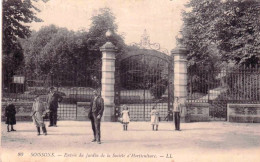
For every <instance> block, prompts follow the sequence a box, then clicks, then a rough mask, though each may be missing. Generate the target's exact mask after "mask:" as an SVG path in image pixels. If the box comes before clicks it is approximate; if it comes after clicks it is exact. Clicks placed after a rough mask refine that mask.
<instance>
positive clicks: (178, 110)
mask: <svg viewBox="0 0 260 162" xmlns="http://www.w3.org/2000/svg"><path fill="white" fill-rule="evenodd" d="M173 112H174V123H175V130H178V131H180V114H181V113H182V107H181V104H180V102H179V97H175V100H174V104H173Z"/></svg>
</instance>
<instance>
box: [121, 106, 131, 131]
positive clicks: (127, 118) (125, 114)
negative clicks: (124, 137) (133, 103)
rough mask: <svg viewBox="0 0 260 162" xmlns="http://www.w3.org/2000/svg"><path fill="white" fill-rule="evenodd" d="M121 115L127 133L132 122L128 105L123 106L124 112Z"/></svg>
mask: <svg viewBox="0 0 260 162" xmlns="http://www.w3.org/2000/svg"><path fill="white" fill-rule="evenodd" d="M121 115H122V124H123V128H124V130H125V131H127V125H128V124H129V122H130V113H129V110H128V107H127V106H126V105H123V111H122V112H121Z"/></svg>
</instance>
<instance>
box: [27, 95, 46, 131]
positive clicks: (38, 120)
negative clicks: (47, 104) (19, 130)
mask: <svg viewBox="0 0 260 162" xmlns="http://www.w3.org/2000/svg"><path fill="white" fill-rule="evenodd" d="M45 113H46V111H45V108H44V104H43V102H41V101H40V97H39V96H36V98H35V102H34V103H33V107H32V114H31V115H32V119H33V123H34V125H35V126H36V128H37V132H38V135H40V134H41V130H40V127H42V131H43V133H44V135H47V130H46V127H45V124H44V120H43V117H44V116H45V115H46V114H45Z"/></svg>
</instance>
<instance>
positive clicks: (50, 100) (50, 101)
mask: <svg viewBox="0 0 260 162" xmlns="http://www.w3.org/2000/svg"><path fill="white" fill-rule="evenodd" d="M62 99H63V98H62V96H61V95H59V94H58V93H57V92H54V87H51V88H50V93H49V94H48V97H47V106H48V109H49V112H50V114H49V115H50V125H49V127H52V126H54V127H57V111H58V102H61V101H62Z"/></svg>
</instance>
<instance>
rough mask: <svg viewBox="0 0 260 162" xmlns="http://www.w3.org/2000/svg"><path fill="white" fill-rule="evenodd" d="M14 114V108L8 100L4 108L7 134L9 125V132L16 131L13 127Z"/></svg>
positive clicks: (14, 121) (14, 122)
mask: <svg viewBox="0 0 260 162" xmlns="http://www.w3.org/2000/svg"><path fill="white" fill-rule="evenodd" d="M15 114H16V110H15V106H14V104H13V103H11V101H10V100H8V101H7V106H6V108H5V117H6V121H5V124H7V132H10V130H9V125H11V131H16V130H15V129H14V127H13V125H15V124H16V119H15Z"/></svg>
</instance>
